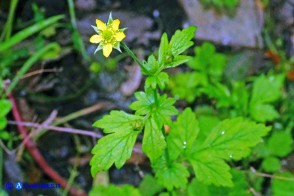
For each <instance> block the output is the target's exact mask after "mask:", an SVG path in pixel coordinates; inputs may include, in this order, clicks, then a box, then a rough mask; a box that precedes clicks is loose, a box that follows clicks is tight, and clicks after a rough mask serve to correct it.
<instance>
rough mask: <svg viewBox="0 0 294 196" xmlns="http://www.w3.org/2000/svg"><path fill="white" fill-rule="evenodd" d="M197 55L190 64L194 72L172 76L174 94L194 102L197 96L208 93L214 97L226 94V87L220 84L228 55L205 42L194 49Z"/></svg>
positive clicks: (171, 85)
mask: <svg viewBox="0 0 294 196" xmlns="http://www.w3.org/2000/svg"><path fill="white" fill-rule="evenodd" d="M194 51H195V54H196V55H195V57H193V58H192V59H191V60H190V61H189V62H187V64H188V66H189V67H191V68H192V70H193V71H192V72H189V73H183V74H177V75H175V76H174V77H172V81H171V83H170V88H171V91H172V93H173V95H174V96H176V97H178V98H180V99H185V100H187V101H188V102H193V101H194V100H195V98H196V97H198V96H200V95H201V94H206V95H208V96H210V97H212V98H214V97H219V96H222V94H225V95H224V96H225V97H226V98H227V97H228V96H227V93H226V89H222V86H221V84H219V82H220V80H221V79H222V76H223V72H224V68H225V65H226V57H225V56H224V55H222V54H219V53H217V52H216V51H215V47H214V45H212V44H211V43H208V42H205V43H203V44H202V46H197V47H195V49H194Z"/></svg>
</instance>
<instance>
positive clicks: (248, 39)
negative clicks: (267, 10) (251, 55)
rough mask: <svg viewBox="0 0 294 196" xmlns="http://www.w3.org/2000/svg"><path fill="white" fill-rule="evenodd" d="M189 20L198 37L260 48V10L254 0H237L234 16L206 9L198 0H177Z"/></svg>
mask: <svg viewBox="0 0 294 196" xmlns="http://www.w3.org/2000/svg"><path fill="white" fill-rule="evenodd" d="M179 2H180V3H181V5H182V6H183V8H184V10H185V12H186V14H187V16H188V24H189V25H196V26H198V30H197V38H198V39H201V40H210V41H213V42H215V43H219V44H222V45H230V46H238V47H249V48H261V47H262V37H261V30H262V26H263V12H262V9H261V8H259V6H257V4H256V1H254V0H246V1H244V0H243V1H240V4H239V6H238V8H237V10H236V13H235V15H234V16H228V15H226V14H222V13H217V12H216V11H215V10H214V9H205V8H204V7H203V6H202V4H201V3H200V1H199V0H179Z"/></svg>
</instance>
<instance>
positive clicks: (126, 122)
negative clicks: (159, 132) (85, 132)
mask: <svg viewBox="0 0 294 196" xmlns="http://www.w3.org/2000/svg"><path fill="white" fill-rule="evenodd" d="M142 119H143V118H142V117H141V116H137V115H132V114H128V113H125V112H123V111H116V110H113V111H111V112H110V115H106V116H104V117H103V118H102V119H100V120H98V121H96V122H95V123H94V124H93V126H95V127H98V128H101V129H103V132H104V133H112V132H116V131H119V130H130V129H134V128H140V127H142V126H143V125H142V123H143V122H142Z"/></svg>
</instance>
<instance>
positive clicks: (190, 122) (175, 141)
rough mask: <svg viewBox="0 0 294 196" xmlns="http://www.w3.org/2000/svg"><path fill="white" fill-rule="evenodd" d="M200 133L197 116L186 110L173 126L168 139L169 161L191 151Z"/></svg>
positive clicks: (188, 109)
mask: <svg viewBox="0 0 294 196" xmlns="http://www.w3.org/2000/svg"><path fill="white" fill-rule="evenodd" d="M198 133H199V126H198V121H197V120H196V116H195V114H194V113H193V112H192V110H191V109H190V108H186V109H185V110H184V111H183V113H181V114H180V115H179V116H178V118H177V121H176V122H174V123H173V124H172V125H171V130H170V134H169V135H168V137H167V143H168V149H169V151H168V152H169V154H168V155H169V159H170V160H176V159H177V158H178V156H179V155H180V154H182V153H186V152H187V151H190V150H191V149H192V147H193V143H194V141H195V139H196V138H197V135H198Z"/></svg>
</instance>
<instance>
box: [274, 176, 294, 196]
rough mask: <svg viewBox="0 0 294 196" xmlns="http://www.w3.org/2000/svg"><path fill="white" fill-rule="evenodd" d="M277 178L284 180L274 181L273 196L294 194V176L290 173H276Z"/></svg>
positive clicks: (276, 179)
mask: <svg viewBox="0 0 294 196" xmlns="http://www.w3.org/2000/svg"><path fill="white" fill-rule="evenodd" d="M275 176H279V177H282V178H284V179H278V178H273V179H272V193H273V196H291V195H292V194H293V192H294V182H293V181H294V175H293V174H291V173H290V172H283V173H276V174H275Z"/></svg>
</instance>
